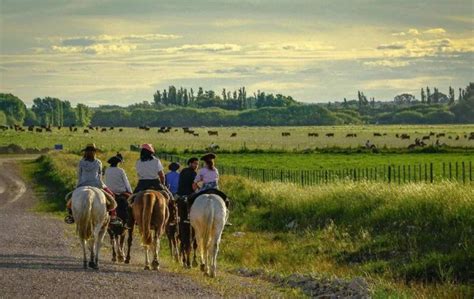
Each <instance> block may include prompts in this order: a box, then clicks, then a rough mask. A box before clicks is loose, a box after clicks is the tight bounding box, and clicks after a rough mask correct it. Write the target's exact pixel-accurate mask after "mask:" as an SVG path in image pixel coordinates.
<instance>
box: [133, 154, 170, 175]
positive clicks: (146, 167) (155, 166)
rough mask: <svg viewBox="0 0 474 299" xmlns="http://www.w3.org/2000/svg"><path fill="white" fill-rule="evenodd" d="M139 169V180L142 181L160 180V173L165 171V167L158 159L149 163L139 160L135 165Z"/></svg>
mask: <svg viewBox="0 0 474 299" xmlns="http://www.w3.org/2000/svg"><path fill="white" fill-rule="evenodd" d="M135 168H136V169H137V174H138V179H140V180H154V179H157V178H158V172H160V171H162V170H163V165H161V162H160V160H159V159H157V158H153V159H152V160H149V161H142V160H138V161H137V163H136V164H135Z"/></svg>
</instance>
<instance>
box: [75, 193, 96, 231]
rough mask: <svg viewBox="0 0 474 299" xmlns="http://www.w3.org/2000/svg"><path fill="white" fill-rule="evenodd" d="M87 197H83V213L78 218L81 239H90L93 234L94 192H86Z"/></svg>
mask: <svg viewBox="0 0 474 299" xmlns="http://www.w3.org/2000/svg"><path fill="white" fill-rule="evenodd" d="M86 194H87V195H88V196H87V198H83V199H82V202H81V204H82V206H81V214H80V215H79V217H78V219H77V233H78V235H79V238H81V240H88V239H89V238H90V237H91V236H92V219H91V214H92V200H93V197H92V194H91V193H90V192H87V193H86Z"/></svg>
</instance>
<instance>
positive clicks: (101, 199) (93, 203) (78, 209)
mask: <svg viewBox="0 0 474 299" xmlns="http://www.w3.org/2000/svg"><path fill="white" fill-rule="evenodd" d="M106 202H107V200H106V198H105V195H104V192H103V191H102V190H100V189H98V188H95V187H88V186H86V187H79V188H77V189H76V190H74V192H73V193H72V197H71V208H72V215H73V217H74V219H75V220H76V231H77V234H78V235H79V239H80V240H81V246H82V253H83V266H84V268H87V265H88V264H87V253H86V246H87V245H89V246H88V247H89V249H90V261H89V267H90V268H92V269H99V253H100V246H101V244H102V240H103V238H104V235H105V232H106V230H107V225H108V224H109V215H108V213H107V208H109V209H113V208H115V207H116V204H115V201H114V202H113V205H114V206H111V207H107V206H106ZM89 242H93V243H91V244H88V243H89Z"/></svg>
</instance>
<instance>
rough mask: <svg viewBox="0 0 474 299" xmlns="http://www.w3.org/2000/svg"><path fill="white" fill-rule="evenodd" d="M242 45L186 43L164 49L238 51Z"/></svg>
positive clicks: (169, 51)
mask: <svg viewBox="0 0 474 299" xmlns="http://www.w3.org/2000/svg"><path fill="white" fill-rule="evenodd" d="M240 50H241V46H239V45H236V44H186V45H182V46H179V47H171V48H166V49H164V51H165V52H167V53H177V52H238V51H240Z"/></svg>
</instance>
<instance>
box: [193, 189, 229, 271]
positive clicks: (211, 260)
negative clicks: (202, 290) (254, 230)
mask: <svg viewBox="0 0 474 299" xmlns="http://www.w3.org/2000/svg"><path fill="white" fill-rule="evenodd" d="M227 217H228V214H227V209H226V207H225V203H224V200H223V199H222V198H221V197H219V196H218V195H216V194H203V195H200V196H198V197H197V198H196V199H195V201H194V203H193V205H192V206H191V211H190V213H189V218H190V221H191V225H192V227H193V228H194V231H195V232H196V241H197V244H198V249H199V252H200V255H201V271H203V272H204V274H205V275H209V276H210V277H215V276H216V268H217V253H218V252H219V243H220V241H221V236H222V231H223V230H224V225H225V223H226V221H227Z"/></svg>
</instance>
